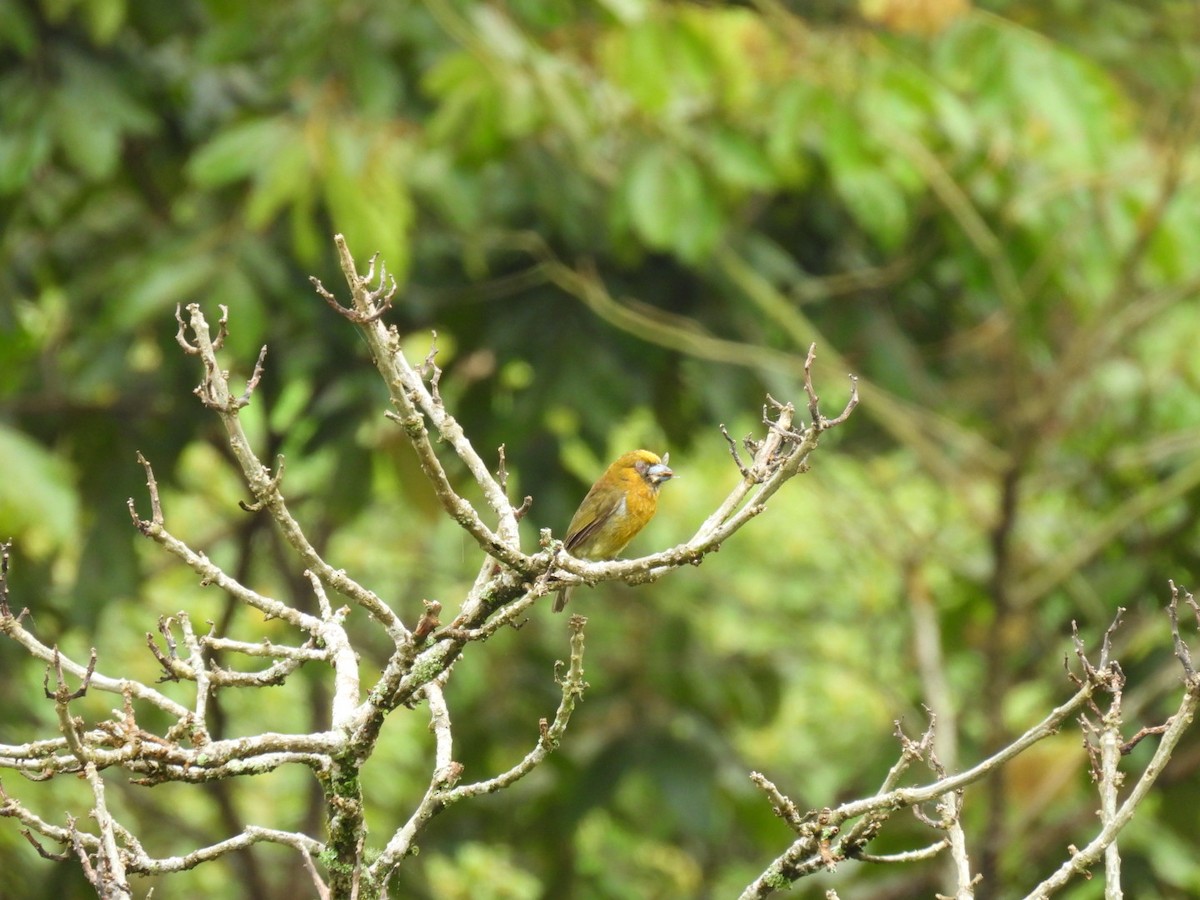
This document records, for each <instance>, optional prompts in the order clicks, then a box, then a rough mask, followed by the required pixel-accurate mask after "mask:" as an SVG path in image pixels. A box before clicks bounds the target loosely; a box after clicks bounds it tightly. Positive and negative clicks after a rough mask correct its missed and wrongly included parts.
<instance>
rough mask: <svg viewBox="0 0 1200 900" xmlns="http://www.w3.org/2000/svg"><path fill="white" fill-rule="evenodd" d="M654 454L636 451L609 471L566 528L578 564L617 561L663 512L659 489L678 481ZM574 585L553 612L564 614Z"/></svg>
mask: <svg viewBox="0 0 1200 900" xmlns="http://www.w3.org/2000/svg"><path fill="white" fill-rule="evenodd" d="M669 459H670V454H669V453H664V454H663V456H662V459H659V458H658V456H656V455H655V454H653V453H651V452H650V451H649V450H634V451H632V452H630V453H626V454H625V455H624V456H621V457H620V458H619V459H617V461H616V462H614V463H613V464H612V465H611V466H609V467H608V468H607V469H606V470H605V472H604V474H603V475H601V476H600V478H599V479H598V480H597V481H596V483H595V484H593V485H592V488H591V490H589V491H588V492H587V496H585V497H584V498H583V502H582V503H580V504H579V509H577V510H576V511H575V515H574V516H572V518H571V524H570V525H568V526H567V536H566V537H565V538H564V539H563V549H564V550H566V551H567V552H568V553H570V554H571V555H572V556H575V557H578V558H579V559H588V560H602V559H613V558H614V557H616V556H617V554H619V553H620V552H621V551H622V550H624V549H625V546H626V545H627V544H628V543H629V542H630V541H631V540H633V537H634V535H636V534H637V533H638V532H639V531H641V530H642V529H643V528H644V527H645V526H646V523H647V522H649V521H650V520H651V519H652V518H653V517H654V511H655V510H656V509H657V508H658V489H659V488H661V487H662V486H663V484H664V483H665V482H667V481H668V480H670V479H671V478H674V477H675V473H674V472H672V471H671V469H670V467H669V466H668V465H667V462H668V461H669ZM570 597H571V586H567V587H564V588H560V589H559V591H558V596H557V597H555V599H554V611H555V612H562V611H563V608H564V607H565V606H566V605H567V601H568V600H569V599H570Z"/></svg>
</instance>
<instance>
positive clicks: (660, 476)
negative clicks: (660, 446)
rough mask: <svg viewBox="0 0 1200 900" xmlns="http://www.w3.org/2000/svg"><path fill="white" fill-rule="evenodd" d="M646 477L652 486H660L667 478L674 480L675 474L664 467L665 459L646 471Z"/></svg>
mask: <svg viewBox="0 0 1200 900" xmlns="http://www.w3.org/2000/svg"><path fill="white" fill-rule="evenodd" d="M646 477H647V478H649V479H650V481H652V482H653V483H654V484H662V483H663V482H664V481H666V480H667V479H669V478H674V477H675V473H674V472H672V471H671V470H670V469H669V468H668V467H667V465H666V462H665V459H664V461H663V462H660V463H655V464H654V465H652V466H651V467H650V468H649V469H647V470H646Z"/></svg>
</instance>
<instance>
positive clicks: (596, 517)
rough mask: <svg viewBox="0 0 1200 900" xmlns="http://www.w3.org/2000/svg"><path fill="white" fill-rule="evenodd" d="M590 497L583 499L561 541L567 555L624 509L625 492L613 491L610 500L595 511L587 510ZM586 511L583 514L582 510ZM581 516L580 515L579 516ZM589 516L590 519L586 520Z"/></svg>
mask: <svg viewBox="0 0 1200 900" xmlns="http://www.w3.org/2000/svg"><path fill="white" fill-rule="evenodd" d="M590 499H591V497H585V498H584V501H583V503H582V504H581V505H580V508H579V512H577V513H576V514H575V517H574V518H573V519H571V525H570V527H569V528H568V529H567V537H566V539H565V540H564V541H563V547H564V548H565V549H566V550H567V552H568V553H572V552H573V551H575V550H576V549H578V548H579V547H580V546H583V545H584V544H586V543H587V542H588V539H589V538H591V537H592V536H593V535H595V533H596V532H597V531H599V530H600V529H601V528H603V527H604V525H605V523H607V522H608V521H609V520H610V519H611V518H612V517H613V515H619V514H620V511H621V510H623V509H624V507H625V492H624V491H614V492H613V495H612V498H611V499H609V500H607V501H606V502H605V503H603V505H599V506H597V507H596V508H595V509H589V508H588V507H589V506H590V504H589V503H588V501H589V500H590ZM585 509H586V510H587V512H586V513H584V510H585ZM581 514H582V515H581ZM588 515H590V516H591V518H586V516H588Z"/></svg>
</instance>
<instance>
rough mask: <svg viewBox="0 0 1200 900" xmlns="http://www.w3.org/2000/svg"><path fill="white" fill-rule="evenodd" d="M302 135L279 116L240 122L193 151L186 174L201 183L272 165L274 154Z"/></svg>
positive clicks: (226, 180) (230, 178)
mask: <svg viewBox="0 0 1200 900" xmlns="http://www.w3.org/2000/svg"><path fill="white" fill-rule="evenodd" d="M301 139H302V135H301V134H299V133H298V132H297V130H296V128H295V127H294V125H293V124H292V123H291V122H290V121H289V120H287V119H285V118H284V117H282V116H275V117H272V118H269V119H252V120H251V121H248V122H241V123H239V124H237V125H234V126H232V127H230V128H226V129H225V130H224V131H222V132H221V133H220V134H218V135H217V136H216V137H215V138H213V139H212V140H211V141H209V142H208V143H207V144H205V145H204V146H203V147H201V148H200V149H199V150H197V151H196V152H195V153H194V154H193V155H192V158H191V160H190V161H189V162H188V166H187V172H188V176H189V177H190V178H191V179H192V180H193V181H195V182H196V183H197V184H198V185H200V186H201V187H217V186H220V185H223V184H228V183H229V182H231V181H237V180H239V179H242V178H247V177H249V176H251V175H254V174H256V173H257V172H259V171H260V170H262V169H265V168H267V167H269V166H271V165H273V164H274V160H275V158H276V156H278V155H279V154H280V153H281V152H282V151H283V150H284V149H285V148H286V147H288V146H289V145H293V144H295V143H297V142H300V141H301Z"/></svg>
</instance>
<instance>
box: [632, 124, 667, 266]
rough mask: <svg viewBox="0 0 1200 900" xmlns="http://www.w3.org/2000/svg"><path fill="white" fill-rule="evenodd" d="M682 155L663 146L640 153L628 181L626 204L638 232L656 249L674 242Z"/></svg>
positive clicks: (648, 148) (634, 161) (658, 145)
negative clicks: (680, 157) (679, 165)
mask: <svg viewBox="0 0 1200 900" xmlns="http://www.w3.org/2000/svg"><path fill="white" fill-rule="evenodd" d="M677 160H678V154H676V153H674V152H673V151H671V150H670V149H668V148H667V147H664V146H663V145H662V144H653V145H651V146H650V147H647V148H646V149H644V150H643V151H642V152H641V153H639V154H638V155H637V156H636V157H634V160H633V162H632V164H631V165H630V166H629V172H628V175H627V176H626V180H625V201H626V205H627V206H628V207H629V213H630V222H631V224H632V225H633V229H634V231H635V232H636V233H637V234H638V235H640V236H641V238H642V239H643V240H645V242H646V243H647V244H649V245H650V246H651V247H653V248H655V249H663V248H665V247H666V246H667V245H668V244H669V243H670V241H671V235H672V233H673V231H674V227H675V218H676V216H677V215H678V210H677V209H673V208H672V207H673V206H674V205H675V203H676V194H677V187H676V186H675V185H674V184H673V182H674V181H675V180H676V178H677V177H679V176H678V172H679V169H678V168H677V166H676V165H675V163H676V162H677Z"/></svg>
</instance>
